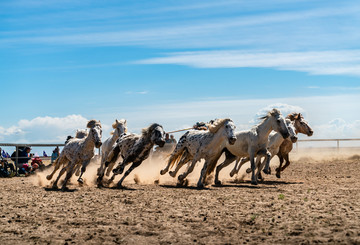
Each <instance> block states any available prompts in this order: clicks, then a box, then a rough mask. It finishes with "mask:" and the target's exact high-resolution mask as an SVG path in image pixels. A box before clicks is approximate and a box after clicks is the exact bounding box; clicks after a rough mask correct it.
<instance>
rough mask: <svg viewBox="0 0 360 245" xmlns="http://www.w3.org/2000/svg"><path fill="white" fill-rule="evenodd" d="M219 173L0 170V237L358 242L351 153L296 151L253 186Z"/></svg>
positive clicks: (357, 164)
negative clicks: (199, 182) (103, 182)
mask: <svg viewBox="0 0 360 245" xmlns="http://www.w3.org/2000/svg"><path fill="white" fill-rule="evenodd" d="M154 169H155V170H156V172H157V171H158V170H159V168H154ZM148 170H149V169H148ZM142 171H143V172H146V169H145V170H144V169H143V170H142ZM152 171H153V169H152V170H151V171H150V170H149V171H148V172H149V173H150V174H152V173H153V172H152ZM134 172H136V170H135V171H134ZM224 172H226V173H224V174H223V175H222V179H223V180H224V178H225V183H224V184H225V185H224V186H221V187H217V186H212V185H208V186H207V188H206V189H203V190H198V189H196V188H195V184H196V180H195V179H194V180H193V181H190V185H189V186H188V187H181V188H180V187H176V184H175V181H172V180H171V179H166V178H165V177H164V178H165V179H160V180H159V184H154V183H150V182H149V181H150V180H147V181H141V178H142V175H141V172H140V173H139V175H141V176H140V177H139V175H136V176H137V177H136V178H137V182H138V184H135V183H134V181H133V179H134V178H135V177H131V178H129V180H128V181H127V182H126V183H125V185H126V187H127V188H125V189H110V188H103V189H99V188H96V187H95V186H93V185H92V184H87V185H85V186H82V187H79V186H78V185H75V184H73V185H70V186H69V187H70V189H73V190H74V191H72V192H60V191H53V190H49V189H48V188H47V187H46V186H49V183H48V182H45V181H44V180H43V179H42V178H43V176H41V175H38V176H32V177H27V178H20V177H15V178H11V179H4V178H2V179H0V185H1V187H0V193H1V196H0V206H1V208H0V210H1V213H0V227H1V233H0V244H85V243H86V244H192V243H193V244H259V243H263V244H315V243H325V244H360V160H359V157H353V158H350V159H349V158H344V159H335V160H326V161H325V160H313V159H309V158H300V159H299V160H296V161H294V162H292V164H291V165H290V167H289V168H288V169H286V170H285V172H283V175H282V178H281V179H277V178H276V177H275V176H274V175H271V176H265V178H266V181H265V182H264V183H262V184H259V185H258V186H252V185H251V184H250V183H249V181H248V180H249V176H245V180H244V182H243V183H234V182H233V181H232V180H231V178H230V177H228V173H229V171H228V170H226V169H225V170H224ZM89 173H90V172H86V174H85V177H86V176H88V174H89ZM134 176H135V175H134ZM154 178H158V176H155V177H154ZM87 182H89V183H90V181H89V180H87Z"/></svg>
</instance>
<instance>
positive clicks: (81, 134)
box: [75, 129, 88, 139]
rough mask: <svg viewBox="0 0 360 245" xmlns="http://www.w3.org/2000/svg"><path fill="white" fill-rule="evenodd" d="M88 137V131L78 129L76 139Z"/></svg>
mask: <svg viewBox="0 0 360 245" xmlns="http://www.w3.org/2000/svg"><path fill="white" fill-rule="evenodd" d="M87 135H88V132H87V130H86V129H78V130H76V133H75V138H77V139H83V138H85V137H86V136H87Z"/></svg>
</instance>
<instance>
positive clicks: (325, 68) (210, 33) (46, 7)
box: [0, 0, 360, 143]
mask: <svg viewBox="0 0 360 245" xmlns="http://www.w3.org/2000/svg"><path fill="white" fill-rule="evenodd" d="M359 13H360V3H359V2H358V1H329V0H327V1H321V0H319V1H307V0H292V1H285V0H273V1H268V0H254V1H168V0H167V1H70V0H69V1H67V0H61V1H60V0H53V1H51V0H49V1H38V0H13V1H1V2H0V59H1V63H0V81H1V89H2V92H3V93H2V95H1V96H0V103H1V105H2V106H1V108H2V110H3V115H5V116H2V118H1V120H0V142H24V143H25V142H38V143H43V142H44V143H45V142H55V143H57V142H62V141H63V139H64V137H66V135H68V134H73V133H74V131H75V130H76V129H77V128H83V127H84V126H85V123H86V120H88V119H91V118H95V119H100V120H101V121H102V122H103V124H104V129H105V134H104V137H107V136H108V133H109V131H110V125H111V123H112V121H114V119H115V118H118V119H120V118H126V119H128V126H129V130H130V131H133V132H139V130H140V129H141V128H142V127H144V126H147V125H148V124H149V123H151V122H158V123H161V124H163V125H164V127H165V129H166V130H168V131H170V130H174V129H178V128H182V127H186V126H189V125H190V126H191V125H192V124H193V123H194V122H196V121H207V120H210V119H212V118H219V117H225V116H226V117H231V118H233V119H234V121H235V122H236V124H237V125H238V128H239V129H246V128H249V127H251V125H252V124H254V118H255V117H256V115H259V113H260V112H264V111H265V110H266V109H268V108H271V107H274V106H277V107H280V108H281V109H282V111H283V114H286V113H288V112H291V111H293V110H298V111H301V112H303V113H304V115H305V116H306V119H308V121H309V122H310V123H311V125H313V127H314V129H315V134H314V136H313V137H314V138H316V137H317V138H354V137H360V129H359V128H360V114H359V111H360V109H359V108H360V96H359V95H360V84H359V83H360V47H359V43H360V42H359V41H360V31H359V26H360V14H359Z"/></svg>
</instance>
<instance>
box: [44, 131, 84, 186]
mask: <svg viewBox="0 0 360 245" xmlns="http://www.w3.org/2000/svg"><path fill="white" fill-rule="evenodd" d="M87 135H88V132H87V130H86V129H78V130H76V133H75V137H71V136H68V139H67V140H66V142H65V145H66V144H67V143H69V142H70V140H73V139H83V138H85V137H87ZM63 163H67V162H62V161H59V157H58V158H56V160H55V161H54V163H53V164H52V165H54V170H53V171H52V172H51V173H50V174H49V175H47V176H46V179H48V180H51V179H52V177H53V175H54V174H55V173H56V171H58V170H59V168H60V167H61V164H63ZM79 169H80V168H78V169H77V171H79ZM78 175H79V174H77V176H78Z"/></svg>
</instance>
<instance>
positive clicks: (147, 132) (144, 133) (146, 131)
mask: <svg viewBox="0 0 360 245" xmlns="http://www.w3.org/2000/svg"><path fill="white" fill-rule="evenodd" d="M156 127H162V126H161V125H160V124H157V123H153V124H151V125H150V126H149V127H147V128H143V129H142V130H141V134H142V136H143V137H150V135H151V133H152V131H153V130H154V129H155V128H156Z"/></svg>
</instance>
